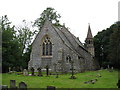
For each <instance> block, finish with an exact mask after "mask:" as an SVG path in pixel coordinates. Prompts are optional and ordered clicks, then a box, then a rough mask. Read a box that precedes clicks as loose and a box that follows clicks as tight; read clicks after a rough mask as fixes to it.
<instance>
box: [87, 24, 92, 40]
mask: <svg viewBox="0 0 120 90" xmlns="http://www.w3.org/2000/svg"><path fill="white" fill-rule="evenodd" d="M87 38H93V36H92V32H91V28H90V24H89V26H88V33H87Z"/></svg>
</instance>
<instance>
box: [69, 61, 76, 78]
mask: <svg viewBox="0 0 120 90" xmlns="http://www.w3.org/2000/svg"><path fill="white" fill-rule="evenodd" d="M73 63H74V62H73V61H71V69H70V70H71V71H72V76H71V77H70V79H76V77H75V76H74V70H75V69H74V66H73Z"/></svg>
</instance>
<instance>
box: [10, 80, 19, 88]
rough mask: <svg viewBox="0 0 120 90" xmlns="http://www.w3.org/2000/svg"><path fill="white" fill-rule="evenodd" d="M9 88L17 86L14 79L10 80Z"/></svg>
mask: <svg viewBox="0 0 120 90" xmlns="http://www.w3.org/2000/svg"><path fill="white" fill-rule="evenodd" d="M10 88H17V87H16V81H15V80H10Z"/></svg>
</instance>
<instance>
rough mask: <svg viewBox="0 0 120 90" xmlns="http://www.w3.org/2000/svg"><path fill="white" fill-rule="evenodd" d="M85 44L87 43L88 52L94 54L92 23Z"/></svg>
mask: <svg viewBox="0 0 120 90" xmlns="http://www.w3.org/2000/svg"><path fill="white" fill-rule="evenodd" d="M85 44H86V48H87V50H88V52H90V53H91V55H93V56H94V42H93V36H92V32H91V28H90V24H89V26H88V33H87V37H86V40H85Z"/></svg>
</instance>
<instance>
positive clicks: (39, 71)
mask: <svg viewBox="0 0 120 90" xmlns="http://www.w3.org/2000/svg"><path fill="white" fill-rule="evenodd" d="M37 70H38V76H42V72H41V68H40V67H39V68H38V69H37Z"/></svg>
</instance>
